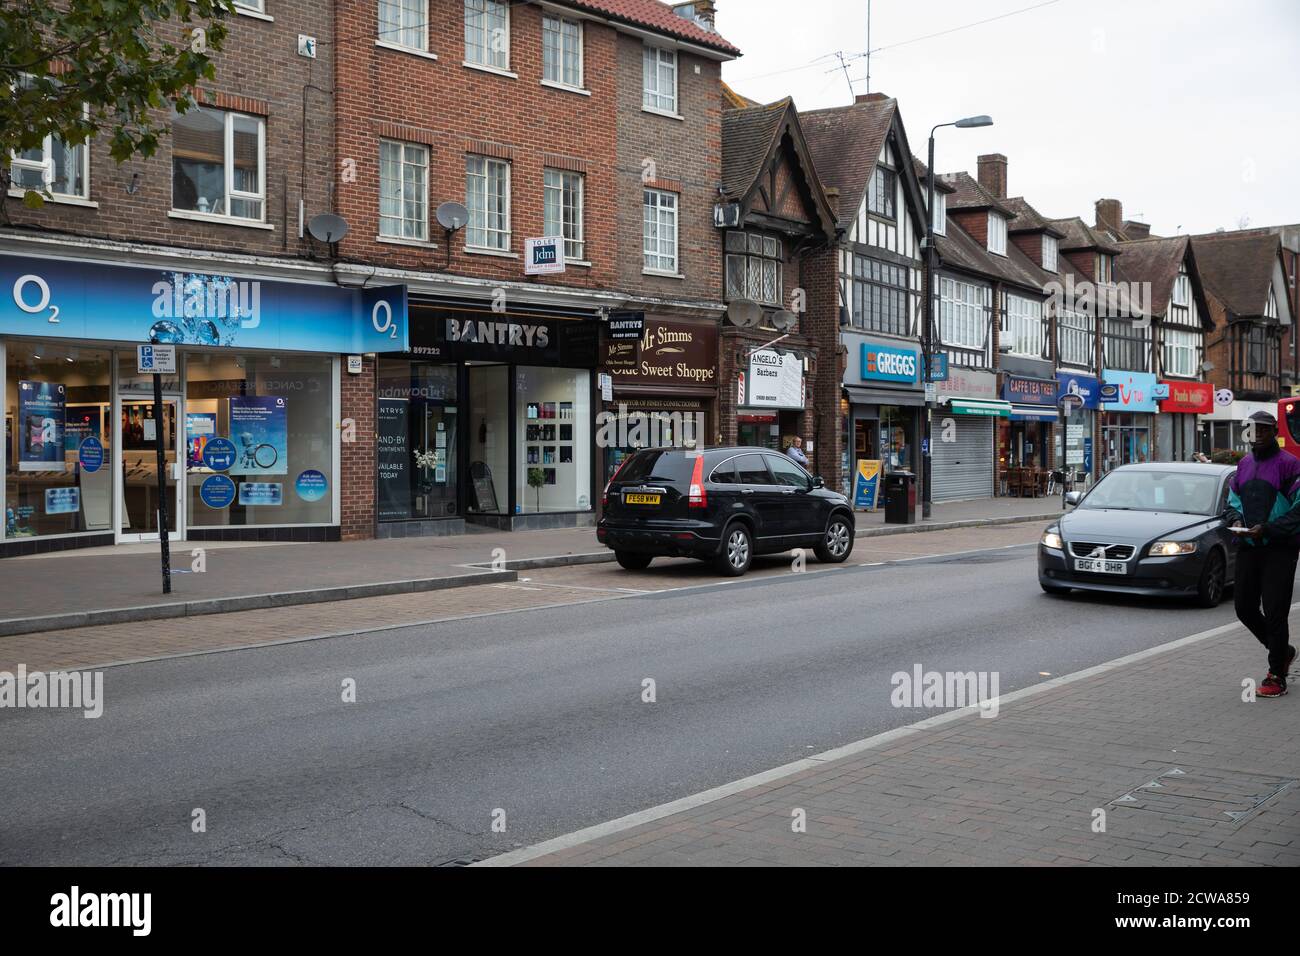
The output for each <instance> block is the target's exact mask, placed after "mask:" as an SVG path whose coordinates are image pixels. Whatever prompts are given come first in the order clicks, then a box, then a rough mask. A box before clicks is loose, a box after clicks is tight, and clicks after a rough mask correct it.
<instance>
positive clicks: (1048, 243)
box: [1043, 233, 1057, 272]
mask: <svg viewBox="0 0 1300 956" xmlns="http://www.w3.org/2000/svg"><path fill="white" fill-rule="evenodd" d="M1056 249H1057V242H1056V237H1055V236H1049V235H1047V234H1046V233H1044V234H1043V268H1044V269H1045V270H1046V271H1048V272H1055V271H1056Z"/></svg>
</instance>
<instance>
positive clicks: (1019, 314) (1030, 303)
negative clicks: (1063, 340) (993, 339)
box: [1002, 295, 1044, 358]
mask: <svg viewBox="0 0 1300 956" xmlns="http://www.w3.org/2000/svg"><path fill="white" fill-rule="evenodd" d="M1006 303H1007V312H1006V319H1005V321H1004V323H1003V326H1002V331H1003V333H1004V334H1003V336H1002V344H1003V345H1009V346H1010V347H1011V353H1012V354H1013V355H1024V356H1027V357H1029V358H1042V357H1043V338H1044V336H1043V303H1041V302H1039V301H1038V300H1037V299H1024V298H1021V297H1020V296H1018V295H1008V296H1007V298H1006Z"/></svg>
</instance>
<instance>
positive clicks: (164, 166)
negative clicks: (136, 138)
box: [0, 0, 334, 256]
mask: <svg viewBox="0 0 1300 956" xmlns="http://www.w3.org/2000/svg"><path fill="white" fill-rule="evenodd" d="M269 7H270V12H271V15H272V16H274V18H275V21H274V22H267V21H265V20H260V19H255V18H253V17H248V16H239V15H236V16H231V17H228V18H227V20H228V23H229V34H228V36H227V38H226V42H225V49H224V51H223V52H221V53H218V54H216V56H215V57H214V61H215V63H216V67H217V76H216V79H215V80H214V81H213V82H211V83H205V84H203V85H202V87H201V92H202V94H203V100H204V101H205V102H207V103H208V104H210V105H213V106H219V107H223V108H231V109H244V110H248V111H252V112H256V113H258V114H260V115H263V116H264V118H265V120H266V184H265V195H266V214H265V218H266V222H267V223H268V224H270V225H271V226H273V227H274V228H273V229H256V228H248V227H245V226H239V225H225V224H211V223H206V222H195V221H192V220H186V219H175V218H171V217H169V216H168V213H169V212H170V211H171V208H172V192H171V190H172V174H171V164H172V149H171V139H170V137H169V136H164V137H163V138H162V140H161V143H160V145H159V149H158V152H157V153H156V154H155V155H154V156H152V157H151V158H149V159H139V158H137V159H131V160H128V161H127V162H126V163H123V164H122V165H121V166H118V165H117V164H116V163H115V162H114V161H113V159H112V158H111V157H110V156H109V152H108V146H107V143H106V142H105V140H104V139H103V138H102V137H101V138H100V139H97V140H94V141H92V143H91V145H90V199H91V201H92V202H96V203H98V204H99V206H98V208H97V209H93V208H87V207H84V206H73V205H64V204H58V203H49V202H47V203H46V205H45V206H44V208H42V209H39V210H29V209H26V208H25V207H24V206H23V205H22V201H21V200H20V199H12V198H3V200H0V201H3V202H5V204H6V210H7V212H8V214H9V217H10V219H11V220H12V222H13V223H14V224H15V225H32V226H39V227H41V228H44V229H51V230H55V231H59V232H65V233H73V234H77V235H84V236H93V237H97V238H103V239H114V240H129V241H134V242H144V243H153V244H159V245H169V246H180V247H184V248H193V249H207V250H215V251H221V252H232V253H248V254H256V255H268V256H299V255H302V254H304V253H305V251H306V240H300V239H299V238H298V200H299V197H300V196H303V197H305V201H306V211H307V216H308V217H311V216H313V215H315V214H317V213H320V212H329V211H330V210H331V196H330V188H331V184H332V172H333V147H334V139H333V118H334V110H333V102H332V99H331V98H330V97H329V96H328V95H327V94H322V93H319V92H317V91H314V90H313V91H309V93H308V99H307V113H306V115H307V140H306V154H305V156H306V160H305V162H306V164H305V167H304V166H303V157H304V151H303V145H304V144H303V139H302V118H303V87H304V86H305V85H306V84H308V83H310V84H312V85H314V86H317V87H320V88H321V89H324V90H329V89H331V88H332V87H333V85H334V82H333V81H334V64H333V50H334V47H333V45H332V44H331V43H329V42H327V41H329V40H330V39H331V38H332V35H333V32H334V26H333V9H332V7H333V5H332V4H321V3H316V2H312V0H271V2H270V4H269ZM299 33H304V34H307V35H310V36H315V37H316V38H317V39H318V41H320V42H319V43H318V45H317V54H316V59H315V60H311V59H307V58H305V57H300V56H298V55H297V49H298V34H299ZM159 116H160V117H164V118H165V116H166V114H165V113H159ZM136 173H138V174H139V181H138V188H137V190H136V192H135V193H134V194H133V195H132V194H128V193H127V192H126V189H127V187H128V186H129V185H130V184H131V182H132V178H133V176H134V174H136ZM300 182H302V183H305V189H300V185H299V184H300Z"/></svg>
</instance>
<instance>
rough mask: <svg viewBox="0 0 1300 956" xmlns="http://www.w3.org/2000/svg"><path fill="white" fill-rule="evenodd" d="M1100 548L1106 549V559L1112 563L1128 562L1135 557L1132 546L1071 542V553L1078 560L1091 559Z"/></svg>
mask: <svg viewBox="0 0 1300 956" xmlns="http://www.w3.org/2000/svg"><path fill="white" fill-rule="evenodd" d="M1098 548H1104V549H1105V555H1106V557H1107V558H1108V559H1109V560H1111V561H1127V560H1128V559H1129V558H1131V557H1133V545H1131V544H1099V543H1097V542H1095V541H1071V542H1070V553H1071V554H1073V555H1074V556H1075V557H1076V558H1091V557H1092V556H1093V552H1095V551H1096V550H1097V549H1098Z"/></svg>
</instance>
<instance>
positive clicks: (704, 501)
mask: <svg viewBox="0 0 1300 956" xmlns="http://www.w3.org/2000/svg"><path fill="white" fill-rule="evenodd" d="M688 495H689V497H688V498H687V501H686V507H688V508H707V507H708V506H709V495H708V492H706V491H705V490H704V456H703V455H699V456H698V457H697V458H696V459H695V467H694V468H693V469H692V470H691V487H690V491H689V492H688Z"/></svg>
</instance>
